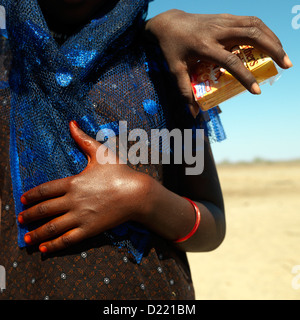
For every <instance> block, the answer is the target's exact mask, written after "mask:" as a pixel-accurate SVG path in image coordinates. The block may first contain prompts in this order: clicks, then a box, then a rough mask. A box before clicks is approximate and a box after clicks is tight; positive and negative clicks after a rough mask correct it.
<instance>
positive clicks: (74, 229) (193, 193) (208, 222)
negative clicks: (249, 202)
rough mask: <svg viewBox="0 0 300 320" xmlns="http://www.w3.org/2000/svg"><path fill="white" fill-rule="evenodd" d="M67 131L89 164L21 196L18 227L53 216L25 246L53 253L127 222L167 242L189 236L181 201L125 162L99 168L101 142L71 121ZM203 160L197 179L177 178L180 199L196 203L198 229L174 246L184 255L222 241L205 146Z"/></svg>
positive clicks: (189, 218) (217, 195)
mask: <svg viewBox="0 0 300 320" xmlns="http://www.w3.org/2000/svg"><path fill="white" fill-rule="evenodd" d="M70 131H71V134H72V137H73V138H74V140H75V141H76V142H77V144H78V145H79V146H80V147H81V149H82V150H83V152H85V154H86V155H87V157H88V165H87V167H86V168H85V170H84V171H83V172H82V173H80V174H79V175H76V176H73V177H68V178H65V179H61V180H55V181H51V182H48V183H45V184H42V185H40V186H38V187H36V188H34V189H32V190H30V191H28V192H26V193H25V194H24V195H23V197H22V202H23V203H24V204H27V205H28V206H29V209H27V210H25V211H23V212H22V213H21V214H20V216H19V222H20V223H30V222H33V221H36V220H39V219H42V218H49V217H50V218H52V220H51V221H50V222H48V223H46V224H44V225H43V226H41V227H39V228H38V229H36V230H34V231H31V232H29V233H28V234H27V235H26V236H25V241H26V242H27V243H28V244H30V245H32V244H39V245H40V250H41V251H42V252H55V251H58V250H62V249H65V248H67V247H69V246H72V245H74V244H76V243H78V242H81V241H83V240H84V239H87V238H90V237H92V236H94V235H97V234H100V233H101V232H104V231H106V230H109V229H111V228H113V227H116V226H118V225H120V224H121V223H123V222H126V221H129V220H130V221H137V222H139V223H142V224H143V225H145V226H146V227H147V228H149V229H150V230H152V231H153V232H156V233H157V234H159V235H161V236H162V237H164V238H165V239H167V240H170V241H172V240H177V239H179V238H182V237H184V236H185V235H186V234H188V233H189V232H190V230H191V229H192V227H193V225H194V223H195V211H194V208H193V207H192V206H191V204H190V203H189V202H188V201H187V200H186V199H184V198H182V197H181V196H179V195H177V194H175V193H173V192H171V191H169V190H168V189H166V188H165V187H164V186H162V185H161V184H160V183H158V182H157V181H156V180H154V179H153V178H151V177H150V176H148V175H145V174H142V173H139V172H136V171H134V170H133V169H130V168H129V167H128V166H127V165H126V164H115V165H113V164H105V165H102V164H99V163H98V162H97V159H96V157H97V156H96V154H97V149H98V148H99V146H100V145H101V144H100V143H99V142H97V141H96V140H94V139H92V138H91V137H89V136H87V135H86V134H85V133H84V132H83V131H82V130H80V129H79V128H78V127H76V125H74V123H71V124H70ZM111 156H113V154H111ZM205 156H206V163H205V171H204V173H203V174H202V175H199V176H195V177H194V178H189V179H188V180H186V176H185V175H183V176H182V178H183V181H182V182H183V188H184V189H185V193H184V194H183V195H184V196H187V197H193V199H195V198H198V199H201V202H197V204H198V206H199V208H200V211H201V224H200V228H199V229H198V231H197V233H196V234H195V235H194V236H193V237H192V238H191V239H190V240H188V241H186V242H184V243H182V244H178V245H177V246H178V247H179V248H180V249H181V250H184V251H207V250H212V249H214V248H216V247H217V246H219V245H220V243H221V242H222V240H223V238H224V233H225V221H224V213H223V202H222V195H221V191H220V186H219V182H218V178H217V172H216V170H215V166H214V163H213V158H212V155H211V152H210V148H209V146H208V145H207V146H206V152H205ZM99 181H101V183H99ZM195 185H197V187H195ZM203 199H204V200H205V201H202V200H203ZM49 239H52V240H49Z"/></svg>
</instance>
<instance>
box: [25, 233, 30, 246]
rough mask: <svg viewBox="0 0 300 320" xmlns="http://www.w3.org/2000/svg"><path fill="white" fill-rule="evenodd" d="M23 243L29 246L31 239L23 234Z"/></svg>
mask: <svg viewBox="0 0 300 320" xmlns="http://www.w3.org/2000/svg"><path fill="white" fill-rule="evenodd" d="M24 241H25V242H26V243H27V244H30V243H31V242H32V240H31V237H30V235H29V234H25V236H24Z"/></svg>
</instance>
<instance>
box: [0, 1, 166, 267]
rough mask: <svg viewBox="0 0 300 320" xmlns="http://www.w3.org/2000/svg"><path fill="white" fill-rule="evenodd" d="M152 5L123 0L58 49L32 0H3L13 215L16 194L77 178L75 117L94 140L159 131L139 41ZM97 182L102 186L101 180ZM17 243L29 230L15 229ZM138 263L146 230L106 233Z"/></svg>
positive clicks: (128, 227)
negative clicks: (106, 133) (102, 133)
mask: <svg viewBox="0 0 300 320" xmlns="http://www.w3.org/2000/svg"><path fill="white" fill-rule="evenodd" d="M148 2H149V0H120V1H119V2H118V3H117V4H116V6H115V7H114V8H113V9H112V10H111V11H110V12H109V13H107V14H106V15H104V16H100V17H98V18H95V19H94V20H92V21H91V22H90V23H89V24H87V25H86V26H85V27H84V28H83V29H82V30H80V31H79V32H78V33H77V34H75V35H74V36H72V37H70V38H69V39H67V41H66V42H65V43H64V44H63V45H61V46H59V45H58V44H57V42H56V41H55V40H54V39H53V37H52V35H51V32H50V30H49V28H48V26H47V23H46V21H45V19H44V17H43V14H42V12H41V9H40V7H39V5H38V3H37V0H0V5H3V6H4V7H5V9H6V13H7V21H6V24H7V26H6V27H7V30H6V31H5V33H6V32H7V35H8V39H9V43H10V49H11V52H12V57H13V58H12V65H11V71H10V78H9V87H10V95H11V114H10V124H11V128H10V160H11V171H12V182H13V193H14V199H15V211H16V216H18V214H19V213H20V212H21V211H23V210H24V209H25V208H24V207H23V205H22V204H21V202H20V197H21V195H22V194H23V193H24V192H26V191H28V190H30V189H31V188H33V187H35V186H38V185H40V184H42V183H44V182H48V181H52V180H56V179H61V178H65V177H68V176H72V175H76V174H78V173H80V172H81V171H82V170H83V169H84V168H85V167H86V165H87V159H86V158H85V156H84V155H83V154H82V152H81V151H80V150H79V149H78V147H77V145H76V144H75V142H74V141H73V139H72V137H71V136H70V132H69V122H70V121H71V120H76V121H77V122H78V123H79V125H80V127H81V128H82V129H83V130H84V131H85V132H86V133H87V134H88V135H90V136H91V137H93V138H96V134H97V132H98V131H99V130H101V129H103V128H110V129H113V130H114V131H115V132H116V133H118V132H117V130H118V126H117V123H118V121H122V120H126V121H127V125H128V129H133V128H143V129H144V130H146V131H147V132H150V130H151V128H158V129H160V128H164V127H165V125H166V119H165V111H164V108H163V107H162V105H161V103H160V100H159V97H158V95H157V92H156V90H155V87H154V85H153V82H152V81H151V78H150V76H149V69H148V61H147V56H146V54H145V52H144V49H143V47H142V46H141V45H140V44H139V43H138V42H136V41H135V40H136V37H137V33H138V31H139V30H140V28H141V26H142V25H143V22H144V19H145V17H146V13H147V8H148ZM100 183H101V182H100ZM18 230H19V234H18V242H19V246H20V247H24V246H26V244H25V242H24V240H23V238H24V235H25V233H26V232H28V229H27V227H26V226H23V225H19V224H18ZM107 234H108V237H109V239H111V241H112V242H113V244H115V245H117V246H123V247H124V246H125V247H127V248H128V250H129V251H130V252H131V253H132V254H133V255H134V256H135V258H136V260H137V262H139V261H140V260H141V258H142V255H143V252H144V250H145V247H146V245H147V241H148V237H149V233H148V232H147V230H144V229H143V228H141V227H139V226H136V225H132V224H131V223H126V224H123V225H121V226H120V227H118V228H116V229H114V230H112V231H111V232H109V233H107Z"/></svg>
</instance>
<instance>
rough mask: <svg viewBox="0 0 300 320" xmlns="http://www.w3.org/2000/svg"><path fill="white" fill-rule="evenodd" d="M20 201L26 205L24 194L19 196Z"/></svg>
mask: <svg viewBox="0 0 300 320" xmlns="http://www.w3.org/2000/svg"><path fill="white" fill-rule="evenodd" d="M21 202H22V204H24V205H26V204H27V200H26V198H25V197H24V196H22V197H21Z"/></svg>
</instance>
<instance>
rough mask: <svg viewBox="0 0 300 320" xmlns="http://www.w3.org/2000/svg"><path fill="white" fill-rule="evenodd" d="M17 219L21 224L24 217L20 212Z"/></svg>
mask: <svg viewBox="0 0 300 320" xmlns="http://www.w3.org/2000/svg"><path fill="white" fill-rule="evenodd" d="M18 221H19V223H21V224H23V223H24V218H23V216H22V214H21V213H20V214H19V216H18Z"/></svg>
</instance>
